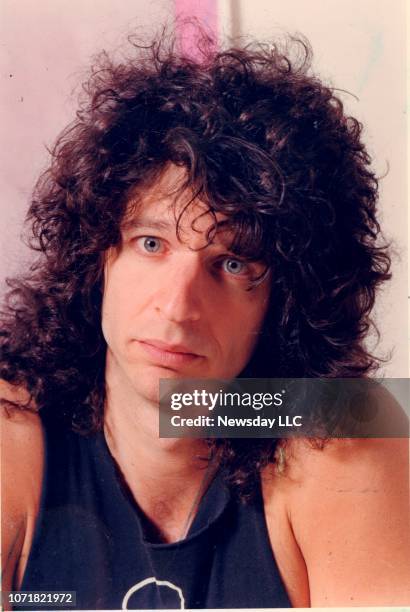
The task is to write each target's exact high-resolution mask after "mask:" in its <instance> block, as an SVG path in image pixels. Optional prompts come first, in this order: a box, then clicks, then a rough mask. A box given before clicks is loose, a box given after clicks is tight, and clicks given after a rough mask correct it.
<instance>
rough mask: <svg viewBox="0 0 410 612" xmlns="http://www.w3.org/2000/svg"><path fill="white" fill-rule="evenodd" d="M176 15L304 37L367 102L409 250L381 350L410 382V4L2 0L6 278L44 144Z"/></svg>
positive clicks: (397, 273)
mask: <svg viewBox="0 0 410 612" xmlns="http://www.w3.org/2000/svg"><path fill="white" fill-rule="evenodd" d="M175 5H176V7H177V9H182V10H183V11H184V12H185V14H186V13H187V12H189V11H190V10H192V12H193V13H199V14H202V15H203V14H204V11H205V10H208V11H209V12H210V14H212V12H218V14H219V30H220V32H221V34H222V35H225V36H231V35H235V36H236V35H243V34H246V35H251V36H253V37H254V38H258V39H260V38H263V39H267V40H272V39H273V38H275V36H277V35H281V34H282V33H283V32H287V31H288V32H293V33H295V32H301V33H303V34H305V35H306V36H307V37H308V38H309V39H310V41H311V43H312V46H313V49H314V53H315V61H314V67H315V69H316V70H317V71H318V72H319V74H320V75H321V76H322V77H323V78H324V79H325V80H326V81H328V82H330V83H333V84H334V85H335V86H337V87H339V88H341V89H344V90H347V91H349V92H351V93H352V94H354V95H355V96H357V97H358V98H359V99H358V100H356V99H355V98H353V97H352V96H349V95H347V94H342V99H343V101H344V102H345V104H346V107H347V108H348V110H349V112H350V113H351V114H353V115H355V116H356V117H358V118H359V119H360V120H362V121H363V122H364V123H365V126H366V131H365V139H366V142H367V143H368V146H369V149H370V152H371V154H372V155H373V157H374V162H375V164H374V165H375V168H376V171H377V172H378V173H379V174H380V175H383V174H385V171H386V168H387V166H389V173H388V175H387V176H386V178H385V179H383V181H382V187H381V212H382V217H381V218H382V222H383V227H384V230H385V233H386V235H387V236H388V237H389V238H392V239H393V240H394V243H395V246H396V250H397V252H398V255H397V256H396V258H395V261H394V268H393V272H394V280H393V282H391V283H390V285H389V287H388V288H387V289H386V290H385V291H384V293H383V295H382V297H381V299H380V300H379V302H378V306H377V310H376V316H377V323H378V326H379V328H380V331H381V343H380V346H379V350H380V351H382V352H385V351H388V350H390V349H392V348H393V349H394V353H393V357H392V360H391V361H390V363H389V364H388V366H386V367H385V373H386V375H388V376H392V377H400V376H403V377H404V376H408V375H409V356H408V346H409V334H408V314H407V302H408V301H407V295H408V293H409V292H408V276H407V261H408V260H407V241H408V236H407V229H406V228H407V193H406V190H407V178H406V177H407V174H406V114H405V113H406V83H405V45H406V41H405V9H406V2H405V0H394V2H391V0H343V1H341V0H286V1H285V0H208V1H206V0H175V2H172V0H151V2H150V1H148V0H145V1H144V0H117V1H116V0H1V2H0V35H1V40H2V45H1V47H0V48H1V53H0V74H1V83H2V87H1V92H2V93H1V99H0V117H1V120H0V138H1V142H2V145H3V147H2V153H1V157H0V168H1V170H0V193H1V217H0V262H1V268H0V278H1V279H4V277H5V276H6V275H12V274H14V273H15V272H16V270H18V269H22V268H24V265H26V264H24V263H22V262H23V261H24V260H27V257H28V254H27V251H26V250H25V249H23V247H22V246H21V243H20V241H19V235H20V232H21V227H22V222H23V218H24V213H25V209H26V207H27V203H28V200H29V195H30V190H31V187H32V185H33V182H34V180H35V178H36V176H37V175H38V173H39V171H40V170H41V169H42V168H44V166H45V165H46V163H47V153H46V149H45V146H46V145H47V144H48V145H50V144H51V143H52V141H53V139H54V138H55V136H56V134H57V133H58V131H59V130H60V129H62V128H63V127H64V125H65V124H66V123H67V122H68V121H69V120H70V119H72V117H73V114H74V111H75V107H76V104H75V99H76V98H75V94H73V90H74V89H75V87H76V86H77V85H78V82H79V81H80V80H81V76H82V75H83V74H84V69H85V68H86V67H87V64H88V61H89V58H90V56H91V55H92V54H93V53H95V52H97V51H98V50H100V49H101V48H107V49H112V48H118V47H119V46H120V45H121V44H122V41H123V40H124V37H125V35H126V34H127V33H129V32H132V31H135V29H136V28H138V29H139V30H140V31H141V32H149V31H153V30H155V29H156V28H157V27H158V26H159V25H160V24H161V23H163V22H165V21H170V20H172V18H173V15H174V10H175ZM211 22H212V23H213V24H216V20H215V19H214V20H213V21H212V19H211Z"/></svg>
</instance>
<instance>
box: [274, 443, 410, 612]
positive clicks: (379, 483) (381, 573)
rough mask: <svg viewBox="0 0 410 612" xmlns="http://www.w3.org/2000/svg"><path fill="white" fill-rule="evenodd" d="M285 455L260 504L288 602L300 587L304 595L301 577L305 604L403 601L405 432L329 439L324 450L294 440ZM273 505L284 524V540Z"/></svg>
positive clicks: (409, 516)
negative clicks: (284, 466) (395, 436)
mask: <svg viewBox="0 0 410 612" xmlns="http://www.w3.org/2000/svg"><path fill="white" fill-rule="evenodd" d="M288 457H289V458H288V469H287V472H286V475H284V476H278V475H274V474H273V472H271V478H270V479H268V483H269V484H268V486H267V489H266V490H267V491H268V493H267V494H266V507H267V520H268V527H269V530H270V533H271V539H272V546H273V549H274V551H275V552H276V550H278V552H279V556H278V559H277V560H278V564H279V568H280V570H281V572H282V574H283V578H284V581H285V584H286V585H287V587H288V590H289V591H290V595H291V599H292V595H293V603H294V605H302V604H301V603H298V602H297V599H298V598H299V599H300V591H301V590H302V592H304V593H305V601H306V581H307V589H308V597H309V600H310V605H311V606H359V605H361V606H391V605H396V606H401V605H408V604H409V603H410V509H409V506H410V499H409V440H408V439H367V440H365V439H356V440H353V439H352V440H332V441H330V442H329V443H328V444H327V446H325V448H324V449H323V450H316V449H313V448H311V447H310V446H309V443H308V442H306V441H303V440H292V441H291V442H290V443H289V447H288ZM273 491H275V492H274V493H273ZM277 508H283V512H284V514H285V515H286V520H287V521H288V524H289V532H288V536H287V537H288V540H287V541H286V542H285V543H283V542H282V543H281V538H280V536H279V535H278V534H277V529H276V530H275V527H274V523H273V518H274V514H275V513H277ZM283 539H284V536H282V540H283ZM292 546H294V547H295V551H296V553H297V555H299V557H298V562H295V560H294V559H295V555H294V554H293V555H292V554H291V553H290V552H289V550H291V548H292ZM298 585H299V586H298ZM304 605H309V604H307V603H306V602H305V603H304Z"/></svg>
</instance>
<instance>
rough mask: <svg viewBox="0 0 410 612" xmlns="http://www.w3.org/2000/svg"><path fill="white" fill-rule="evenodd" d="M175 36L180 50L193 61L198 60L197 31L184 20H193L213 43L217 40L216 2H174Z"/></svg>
mask: <svg viewBox="0 0 410 612" xmlns="http://www.w3.org/2000/svg"><path fill="white" fill-rule="evenodd" d="M174 8H175V17H176V19H177V21H176V35H177V39H178V42H179V45H180V49H181V51H182V52H183V53H185V54H186V55H189V56H190V57H192V58H194V59H200V57H201V55H200V52H199V51H198V48H197V42H198V31H197V30H196V29H195V27H194V26H193V25H192V24H189V23H186V22H185V23H184V20H187V19H190V18H194V19H195V20H197V21H198V22H199V24H200V25H202V26H203V27H204V29H205V31H206V32H207V33H208V34H210V35H211V36H212V37H213V38H214V40H215V43H216V42H217V40H218V0H174Z"/></svg>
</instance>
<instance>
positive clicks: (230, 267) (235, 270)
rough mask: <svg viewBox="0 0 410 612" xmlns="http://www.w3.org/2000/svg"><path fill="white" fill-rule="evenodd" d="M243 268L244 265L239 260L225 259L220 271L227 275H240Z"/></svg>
mask: <svg viewBox="0 0 410 612" xmlns="http://www.w3.org/2000/svg"><path fill="white" fill-rule="evenodd" d="M245 267H246V265H245V264H244V263H243V261H240V260H239V259H232V258H227V259H224V260H223V262H222V269H223V271H224V272H227V273H228V274H241V273H242V272H243V271H244V269H245Z"/></svg>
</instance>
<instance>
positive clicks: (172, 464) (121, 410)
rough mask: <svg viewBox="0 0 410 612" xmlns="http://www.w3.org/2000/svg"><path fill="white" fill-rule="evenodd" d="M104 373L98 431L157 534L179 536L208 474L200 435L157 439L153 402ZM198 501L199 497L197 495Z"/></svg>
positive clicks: (205, 447)
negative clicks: (103, 399) (101, 422)
mask: <svg viewBox="0 0 410 612" xmlns="http://www.w3.org/2000/svg"><path fill="white" fill-rule="evenodd" d="M131 387H132V385H130V384H127V383H126V382H125V381H122V380H120V379H119V377H117V376H107V380H106V388H107V399H106V407H105V414H104V433H105V437H106V441H107V445H108V447H109V449H110V452H111V454H112V456H113V458H114V460H115V462H116V464H117V466H118V468H119V470H120V472H121V473H122V476H123V478H124V480H125V482H126V484H127V486H128V488H129V490H130V492H131V494H132V495H133V497H134V499H135V500H136V501H137V503H138V505H139V507H140V508H141V510H142V511H143V512H144V514H145V515H146V517H147V518H148V519H149V520H150V521H151V523H153V524H154V526H155V527H156V528H157V529H158V531H159V532H160V533H161V537H162V539H165V540H168V541H172V540H174V539H180V537H182V536H181V534H182V531H183V529H184V524H185V521H186V520H187V516H188V515H189V513H190V512H191V510H192V507H193V505H195V503H196V502H195V500H196V498H197V497H198V491H199V490H200V489H201V488H202V487H203V486H204V484H205V479H207V480H208V477H209V476H211V474H210V473H209V470H207V469H206V468H207V465H208V463H209V461H208V458H209V449H208V447H207V445H206V443H205V441H204V440H192V439H186V438H181V439H161V438H159V435H158V406H157V405H156V404H155V402H149V401H147V400H144V398H142V397H140V396H139V395H137V394H136V393H135V391H134V392H133V390H132V388H131ZM198 501H199V500H198Z"/></svg>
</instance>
